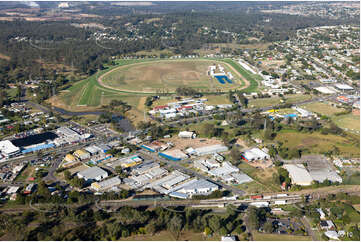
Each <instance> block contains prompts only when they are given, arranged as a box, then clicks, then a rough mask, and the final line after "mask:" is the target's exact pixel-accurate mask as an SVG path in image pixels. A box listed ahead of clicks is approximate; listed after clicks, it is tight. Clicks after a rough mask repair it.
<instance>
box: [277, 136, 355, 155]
mask: <svg viewBox="0 0 361 242" xmlns="http://www.w3.org/2000/svg"><path fill="white" fill-rule="evenodd" d="M275 140H276V141H281V142H283V145H284V146H285V147H288V148H290V149H296V148H297V149H307V151H308V152H309V153H314V154H323V153H325V152H327V151H330V150H333V149H334V147H337V148H338V149H339V150H340V153H341V154H343V155H346V156H351V157H358V156H359V155H360V148H359V145H357V144H356V140H353V139H352V138H351V137H347V138H346V137H341V136H336V135H332V134H328V135H323V134H320V133H301V132H296V131H287V130H285V131H282V132H280V133H278V134H277V136H276V138H275Z"/></svg>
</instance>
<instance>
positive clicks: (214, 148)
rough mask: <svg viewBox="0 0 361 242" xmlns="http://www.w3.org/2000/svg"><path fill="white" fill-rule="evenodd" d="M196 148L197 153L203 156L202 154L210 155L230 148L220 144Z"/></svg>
mask: <svg viewBox="0 0 361 242" xmlns="http://www.w3.org/2000/svg"><path fill="white" fill-rule="evenodd" d="M194 150H195V153H196V154H197V155H199V156H201V155H209V154H214V153H220V152H225V151H227V150H228V148H227V146H224V145H220V144H218V145H209V146H203V147H200V148H196V149H194Z"/></svg>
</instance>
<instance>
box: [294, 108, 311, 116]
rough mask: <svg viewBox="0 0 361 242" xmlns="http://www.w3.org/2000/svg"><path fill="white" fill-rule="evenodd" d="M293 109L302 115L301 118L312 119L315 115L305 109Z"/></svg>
mask: <svg viewBox="0 0 361 242" xmlns="http://www.w3.org/2000/svg"><path fill="white" fill-rule="evenodd" d="M293 109H295V110H296V111H297V112H299V113H300V116H301V117H302V118H307V117H310V116H312V115H313V113H312V112H309V111H307V110H305V109H303V108H299V107H293Z"/></svg>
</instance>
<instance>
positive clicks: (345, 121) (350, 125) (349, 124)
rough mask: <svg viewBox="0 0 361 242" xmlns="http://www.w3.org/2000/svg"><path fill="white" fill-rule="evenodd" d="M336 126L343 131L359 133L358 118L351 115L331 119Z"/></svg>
mask: <svg viewBox="0 0 361 242" xmlns="http://www.w3.org/2000/svg"><path fill="white" fill-rule="evenodd" d="M332 120H333V121H334V122H335V124H336V125H337V126H339V127H340V128H343V129H349V130H357V131H360V116H359V115H355V114H352V113H349V114H345V115H340V116H335V117H333V118H332Z"/></svg>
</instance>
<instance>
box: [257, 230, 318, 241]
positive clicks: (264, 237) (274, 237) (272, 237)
mask: <svg viewBox="0 0 361 242" xmlns="http://www.w3.org/2000/svg"><path fill="white" fill-rule="evenodd" d="M252 236H253V240H256V241H310V240H312V238H311V236H300V235H288V234H263V233H258V232H252Z"/></svg>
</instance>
